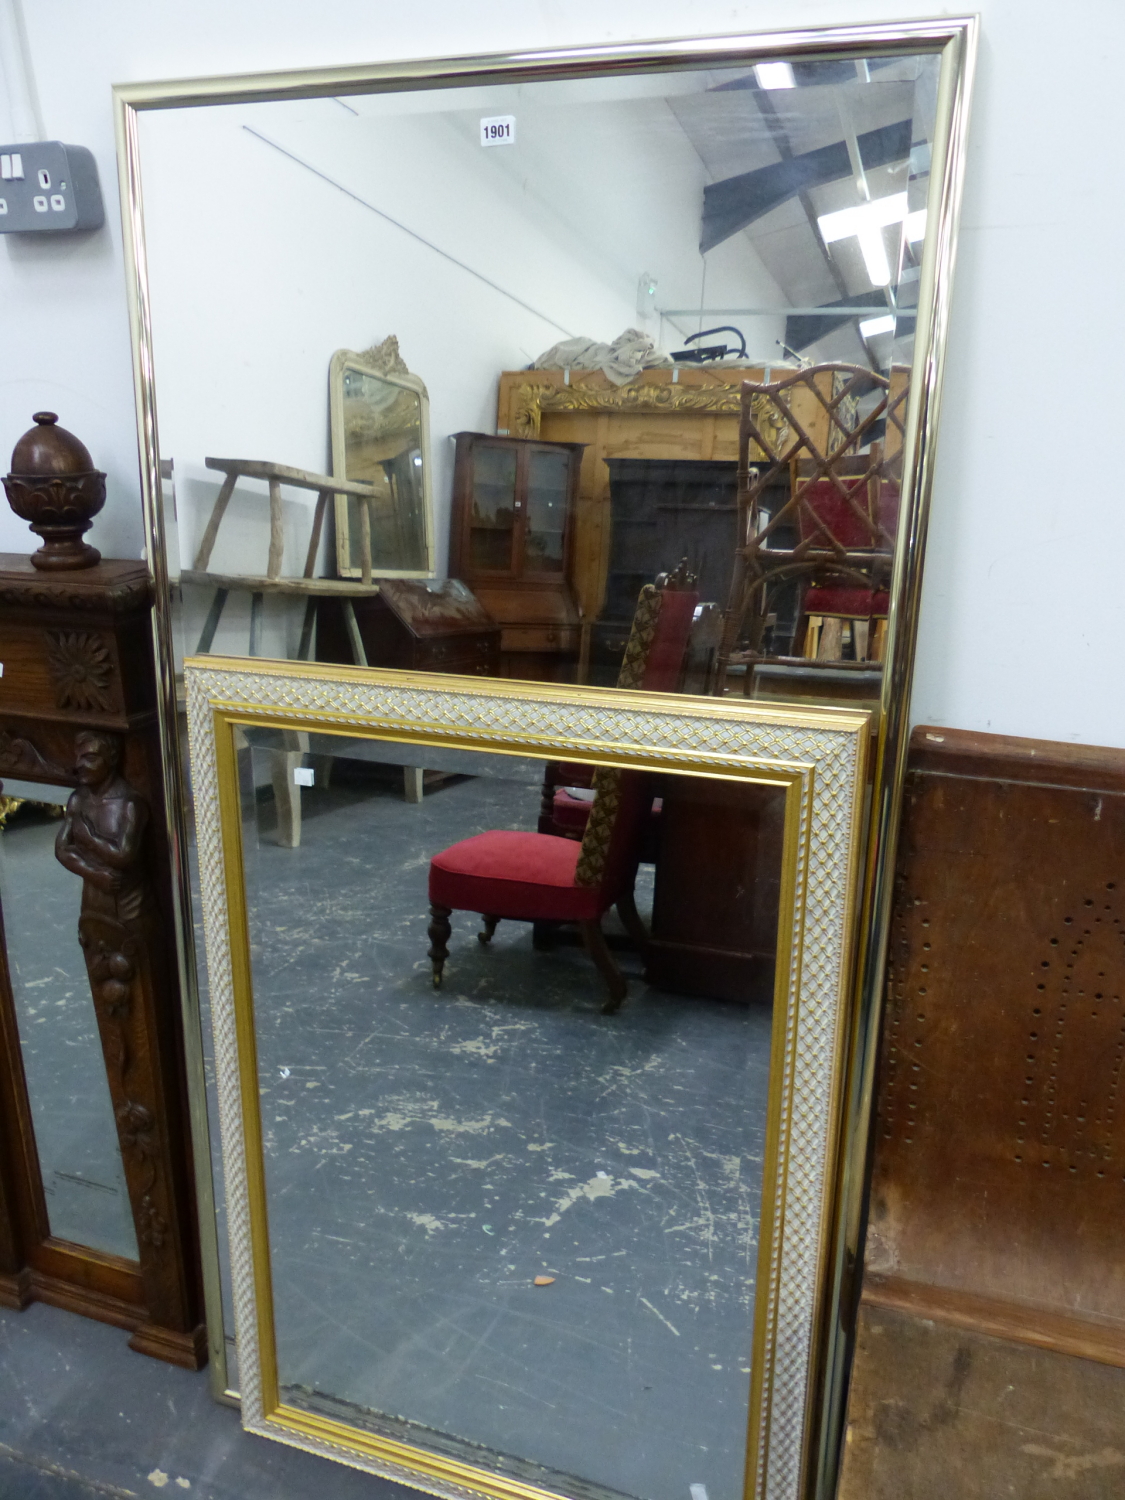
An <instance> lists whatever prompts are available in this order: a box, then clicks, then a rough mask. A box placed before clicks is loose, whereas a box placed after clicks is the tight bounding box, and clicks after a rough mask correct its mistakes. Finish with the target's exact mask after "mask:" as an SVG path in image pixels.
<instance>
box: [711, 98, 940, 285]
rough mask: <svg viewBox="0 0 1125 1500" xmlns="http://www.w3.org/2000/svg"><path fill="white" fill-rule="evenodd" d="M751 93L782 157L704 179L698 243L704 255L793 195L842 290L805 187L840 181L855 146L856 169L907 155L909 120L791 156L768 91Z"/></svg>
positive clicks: (850, 167) (851, 170)
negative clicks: (715, 179) (717, 179)
mask: <svg viewBox="0 0 1125 1500" xmlns="http://www.w3.org/2000/svg"><path fill="white" fill-rule="evenodd" d="M755 97H756V99H757V103H758V108H759V110H760V111H761V113H762V118H763V119H764V120H765V122H766V125H767V126H768V127H769V130H770V134H771V136H772V137H773V142H774V145H775V146H776V148H777V152H778V155H779V156H780V157H781V161H776V162H771V163H770V164H769V165H768V166H765V167H757V168H755V169H754V171H752V172H741V173H739V175H738V176H737V177H726V178H724V179H723V180H722V181H721V182H712V183H708V184H707V185H706V186H705V187H704V189H703V233H702V238H701V240H700V245H699V249H700V251H701V253H702V254H704V255H706V253H707V251H708V250H713V249H714V248H715V246H716V245H721V244H722V242H723V241H724V240H727V239H729V238H730V237H731V235H733V234H737V233H738V232H739V231H740V230H742V229H746V228H747V227H748V226H749V225H750V224H752V223H754V221H755V220H756V219H760V218H762V217H763V216H764V215H765V214H768V213H770V212H771V211H772V210H773V209H775V208H778V207H780V205H781V204H782V203H785V202H787V201H788V200H789V199H790V198H793V197H796V198H797V199H798V200H799V201H800V203H801V207H802V208H803V209H804V210H805V215H806V217H807V218H808V220H809V226H810V228H811V229H812V231H813V234H814V235H815V236H816V241H817V244H818V245H820V247H821V250H822V252H823V254H824V257H825V262H826V264H827V265H828V266H829V268H830V269H831V270H832V272H833V276H834V279H835V280H836V283H837V285H838V286H839V288H840V293H841V295H843V293H844V291H845V288H844V285H843V283H842V281H841V280H840V277H839V275H838V273H837V271H836V268H835V266H834V264H833V262H832V260H831V258H830V257H829V255H828V252H827V250H825V248H824V245H823V242H822V240H821V236H820V231H819V230H818V228H817V223H816V219H817V216H816V212H815V210H814V209H813V206H812V204H811V202H810V201H809V199H808V196H807V190H808V189H809V188H813V187H821V186H822V185H823V184H824V183H826V182H838V181H840V180H841V179H842V178H845V177H852V176H854V175H855V170H856V163H855V162H853V160H852V152H853V150H854V151H855V152H856V154H857V157H858V164H859V167H860V170H861V171H864V172H866V171H871V170H873V169H874V168H875V167H884V166H887V165H888V164H889V163H891V162H896V161H906V160H907V159H908V158H909V156H910V145H911V141H910V137H911V134H912V129H913V122H912V121H911V120H896V121H895V123H894V124H893V125H883V126H880V127H879V129H877V130H866V131H864V132H863V134H862V135H859V136H855V137H853V143H854V144H850V143H849V142H848V141H833V142H832V144H831V145H829V146H818V147H817V149H816V150H815V151H804V152H802V153H801V154H800V155H799V156H794V155H793V152H792V150H791V149H790V146H789V140H788V137H787V136H786V134H785V128H784V126H783V125H782V124H781V121H780V120H779V119H778V116H777V112H776V110H775V109H774V106H773V101H772V100H771V99H770V97H769V95H768V93H766V92H764V91H762V90H759V91H758V93H757V94H756V96H755Z"/></svg>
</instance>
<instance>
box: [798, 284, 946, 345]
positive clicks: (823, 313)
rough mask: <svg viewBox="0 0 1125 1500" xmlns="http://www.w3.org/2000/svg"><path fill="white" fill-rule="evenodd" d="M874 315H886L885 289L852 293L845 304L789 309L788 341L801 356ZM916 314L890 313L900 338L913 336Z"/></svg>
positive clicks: (910, 311)
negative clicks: (846, 326) (841, 329)
mask: <svg viewBox="0 0 1125 1500" xmlns="http://www.w3.org/2000/svg"><path fill="white" fill-rule="evenodd" d="M873 312H881V313H885V312H887V299H886V297H885V295H884V290H883V288H882V287H878V288H876V289H875V290H874V291H871V292H853V293H852V294H851V296H849V297H845V298H844V299H843V301H842V302H826V303H824V304H823V305H822V306H821V307H793V308H786V309H785V342H786V343H787V344H788V345H789V347H790V348H791V349H793V350H795V351H796V352H798V353H799V352H800V351H801V350H802V349H807V348H808V346H809V345H810V344H815V343H816V342H817V340H818V339H822V338H824V337H825V336H826V335H827V334H829V333H832V332H833V331H834V330H835V329H837V328H839V327H841V326H842V325H843V324H844V323H850V322H853V321H855V320H857V319H858V318H863V317H870V316H871V314H872V313H873ZM915 315H916V310H915V309H914V308H910V309H909V310H906V311H901V310H900V311H897V312H896V311H894V310H893V309H892V310H891V316H893V317H894V318H895V323H896V329H897V332H898V334H899V335H900V336H902V335H904V334H908V333H913V331H914V320H915ZM861 337H862V335H861ZM864 342H865V344H866V341H864Z"/></svg>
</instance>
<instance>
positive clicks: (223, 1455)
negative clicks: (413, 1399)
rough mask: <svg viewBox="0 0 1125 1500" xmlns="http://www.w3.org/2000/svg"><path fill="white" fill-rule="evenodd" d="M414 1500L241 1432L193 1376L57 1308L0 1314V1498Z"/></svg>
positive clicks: (117, 1333) (115, 1332)
mask: <svg viewBox="0 0 1125 1500" xmlns="http://www.w3.org/2000/svg"><path fill="white" fill-rule="evenodd" d="M158 1494H160V1495H163V1496H164V1497H165V1500H171V1497H173V1496H175V1497H181V1496H182V1497H183V1500H406V1497H407V1496H408V1495H412V1494H414V1492H413V1491H408V1490H405V1489H403V1488H401V1487H400V1486H399V1485H396V1484H391V1483H389V1482H387V1481H385V1480H382V1479H377V1478H375V1477H373V1476H372V1475H370V1474H359V1473H356V1472H355V1471H354V1470H351V1469H347V1468H344V1467H343V1466H342V1465H339V1464H330V1463H327V1462H325V1460H324V1459H322V1458H317V1457H315V1456H314V1455H312V1454H310V1453H299V1452H297V1451H295V1450H294V1449H291V1448H285V1447H282V1446H281V1445H280V1444H279V1443H273V1442H269V1441H268V1440H266V1439H264V1438H258V1437H252V1436H250V1434H248V1433H245V1432H243V1431H242V1428H241V1426H240V1424H239V1417H238V1413H237V1412H236V1411H234V1410H232V1409H231V1408H230V1407H229V1406H222V1405H219V1404H218V1403H217V1402H215V1401H213V1400H212V1399H211V1392H210V1387H209V1385H208V1381H207V1374H206V1371H202V1372H200V1373H198V1374H193V1373H191V1372H189V1371H187V1370H179V1369H176V1368H174V1367H173V1366H172V1365H166V1364H162V1363H160V1362H159V1361H158V1360H153V1359H149V1358H148V1357H147V1356H146V1355H143V1354H135V1353H134V1352H133V1351H132V1350H131V1349H130V1348H129V1347H128V1344H127V1335H126V1334H124V1333H122V1332H121V1330H120V1329H117V1328H110V1327H107V1326H106V1325H105V1324H103V1323H94V1322H91V1321H90V1320H89V1319H88V1318H80V1317H78V1316H77V1315H76V1314H74V1313H68V1312H62V1311H60V1310H59V1309H58V1308H53V1307H44V1306H43V1305H41V1304H38V1303H36V1304H33V1305H32V1306H31V1307H29V1308H27V1309H25V1311H23V1312H11V1311H9V1310H7V1309H0V1497H3V1500H88V1497H92V1496H110V1497H113V1500H132V1497H148V1496H156V1495H158Z"/></svg>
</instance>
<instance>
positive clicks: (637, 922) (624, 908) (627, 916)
mask: <svg viewBox="0 0 1125 1500" xmlns="http://www.w3.org/2000/svg"><path fill="white" fill-rule="evenodd" d="M617 915H618V916H619V917H620V918H621V925H622V926H623V927H624V929H625V931H626V932H627V933H628V934H629V936H630V937H631V938H632V940H633V942H634V943H636V945H637V947H638V948H639V949H640V951H641V953H642V954H643V953H646V952H647V951H648V929H647V928H646V927H645V924H644V923H643V922H642V921H641V914H640V912H639V911H638V910H637V900H636V897H635V896H634V894H633V890H632V887H630V888H629V890H627V891H626V892H625V894H624V895H623V896H622V897H621V900H620V901H618V903H617Z"/></svg>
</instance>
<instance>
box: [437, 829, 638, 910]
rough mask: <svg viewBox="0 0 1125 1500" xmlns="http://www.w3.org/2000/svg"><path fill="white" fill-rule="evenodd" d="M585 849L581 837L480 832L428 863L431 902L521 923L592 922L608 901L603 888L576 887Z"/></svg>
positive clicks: (497, 831) (502, 830) (503, 830)
mask: <svg viewBox="0 0 1125 1500" xmlns="http://www.w3.org/2000/svg"><path fill="white" fill-rule="evenodd" d="M581 850H582V845H581V844H580V843H578V842H577V840H575V839H564V838H557V837H556V836H555V835H554V834H552V833H518V832H511V831H509V830H507V829H503V828H497V829H493V830H492V831H491V832H489V833H478V834H477V835H476V837H475V838H471V839H462V840H461V842H460V843H459V844H452V845H450V847H449V848H448V849H443V850H442V852H441V853H440V854H438V855H435V857H434V858H433V859H432V860H431V861H430V900H431V901H432V902H435V903H436V904H437V905H438V906H448V907H451V908H452V909H453V910H454V911H478V912H480V913H481V914H482V915H483V916H489V917H514V918H516V919H517V920H519V921H523V922H538V921H548V922H551V921H553V922H583V921H592V920H594V919H596V918H597V917H600V916H601V914H602V912H603V911H604V910H605V907H606V906H608V904H609V902H608V900H607V901H604V902H603V900H602V896H601V892H600V891H598V890H596V889H591V888H589V887H587V886H578V885H575V883H574V870H575V866H576V865H577V864H578V856H579V854H580V853H581Z"/></svg>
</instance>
